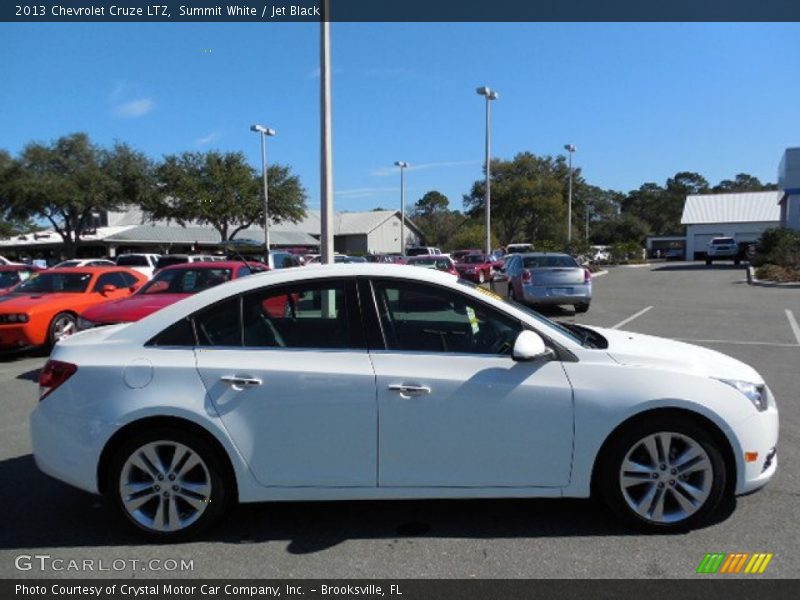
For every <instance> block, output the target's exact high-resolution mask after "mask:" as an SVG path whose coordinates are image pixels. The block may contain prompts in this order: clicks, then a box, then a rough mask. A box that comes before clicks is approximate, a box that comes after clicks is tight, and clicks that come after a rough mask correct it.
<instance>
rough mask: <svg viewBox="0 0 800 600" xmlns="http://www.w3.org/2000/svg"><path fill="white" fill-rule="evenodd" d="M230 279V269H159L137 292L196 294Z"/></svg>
mask: <svg viewBox="0 0 800 600" xmlns="http://www.w3.org/2000/svg"><path fill="white" fill-rule="evenodd" d="M230 279H231V270H230V269H203V268H198V269H171V270H168V271H160V272H159V273H158V274H157V275H156V276H155V277H154V278H153V279H151V280H150V281H149V282H148V283H147V284H146V285H145V286H144V287H143V288H142V289H141V290H140V291H139V293H140V294H148V295H151V294H196V293H197V292H200V291H202V290H207V289H208V288H212V287H214V286H216V285H220V284H221V283H225V282H226V281H230Z"/></svg>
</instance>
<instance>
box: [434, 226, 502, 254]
mask: <svg viewBox="0 0 800 600" xmlns="http://www.w3.org/2000/svg"><path fill="white" fill-rule="evenodd" d="M485 243H486V230H485V229H484V227H483V225H482V224H481V223H475V222H471V223H467V224H465V225H464V226H462V227H460V228H459V229H458V231H456V232H455V233H454V234H453V236H452V237H451V238H450V239H448V240H447V243H446V244H444V245H445V247H447V248H449V249H451V250H461V249H466V248H481V249H482V248H483V246H484V244H485ZM498 245H499V244H498V241H497V238H496V237H495V236H494V235H492V247H493V248H494V247H496V246H498Z"/></svg>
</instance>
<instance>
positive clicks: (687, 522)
mask: <svg viewBox="0 0 800 600" xmlns="http://www.w3.org/2000/svg"><path fill="white" fill-rule="evenodd" d="M659 432H670V433H674V434H678V435H680V436H685V438H688V439H690V440H691V441H693V442H695V443H696V444H699V446H700V447H702V449H703V450H704V451H705V453H706V455H707V456H708V459H709V462H710V465H711V472H712V474H711V479H710V482H709V485H708V492H707V495H706V497H705V499H704V500H703V501H702V502H701V503H698V506H697V507H695V509H694V510H695V511H696V512H694V513H693V514H690V515H689V516H688V517H685V518H682V519H679V520H676V521H674V522H664V521H655V520H652V519H650V518H646V517H645V516H642V515H640V514H638V513H637V512H635V511H634V510H633V508H632V507H631V506H629V504H628V500H626V498H625V495H624V493H623V490H622V483H621V481H620V479H621V476H620V474H621V470H622V462H623V460H624V459H625V457H626V455H627V454H628V452H630V451H632V450H634V449H635V448H636V447H637V446H638V447H640V448H641V446H639V442H640V441H641V440H643V439H644V438H646V437H647V436H649V435H651V434H655V433H659ZM679 442H680V440H679V441H678V442H676V443H675V445H678V443H679ZM601 460H602V461H603V462H602V463H601V464H600V465H599V467H600V468H599V471H598V477H599V479H598V481H596V482H595V483H596V484H597V485H596V490H597V491H599V492H600V494H601V496H602V498H603V499H604V500H605V502H606V504H607V505H608V506H609V507H610V508H611V510H612V511H613V512H614V513H615V514H616V515H617V516H618V517H620V518H621V519H622V520H623V521H625V522H626V523H628V524H629V525H632V526H634V527H636V528H639V529H643V530H646V531H650V532H656V533H673V532H679V531H687V530H689V529H692V528H695V527H698V526H701V525H702V524H704V523H705V522H706V521H707V520H708V518H709V517H710V515H712V514H713V513H714V511H715V510H716V509H717V507H718V506H719V504H720V502H721V501H722V499H723V496H724V494H725V489H726V484H727V481H726V478H727V471H726V468H725V460H724V459H723V455H722V451H721V449H720V448H719V445H718V442H717V441H716V440H715V439H714V437H713V436H712V435H711V434H710V433H709V432H708V431H707V430H706V429H704V428H703V427H701V426H699V425H696V424H695V423H693V422H691V421H687V420H685V419H679V418H675V417H654V418H652V419H648V420H646V421H640V422H638V423H636V424H635V425H633V426H631V427H628V428H626V429H624V430H623V431H622V432H620V433H619V434H618V435H617V436H616V438H615V439H613V440H611V443H610V446H609V447H608V450H607V452H605V453H604V457H603V458H602V459H601ZM661 471H662V472H663V473H664V477H665V478H666V477H670V476H671V475H669V474H668V472H667V471H669V467H667V471H664V470H663V469H661ZM679 477H681V476H680V475H678V476H676V479H677V478H679ZM684 477H686V476H684ZM688 477H692V475H689V476H688ZM648 481H649V480H648V479H644V480H643V484H642V486H645V485H655V484H652V483H648ZM690 483H694V482H690ZM659 485H660V486H661V487H662V488H663V490H662V492H661V493H662V494H663V495H664V496H667V493H668V492H669V496H668V500H665V504H664V506H666V503H667V502H668V501H671V503H672V505H673V506H675V507H677V506H678V505H677V503H676V502H675V497H676V494H677V493H678V492H679V489H678V487H677V486H675V485H672V484H671V483H667V482H665V483H660V482H659ZM670 485H672V489H670V488H669V486H670ZM679 485H681V484H679ZM642 486H640V487H642ZM628 489H629V490H631V489H635V488H630V487H629V488H628ZM643 495H644V494H643ZM684 497H685V495H684Z"/></svg>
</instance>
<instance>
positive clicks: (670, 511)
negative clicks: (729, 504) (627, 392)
mask: <svg viewBox="0 0 800 600" xmlns="http://www.w3.org/2000/svg"><path fill="white" fill-rule="evenodd" d="M601 476H602V481H601V482H600V485H601V486H602V487H601V489H602V492H603V496H604V498H605V500H606V502H607V504H608V505H609V506H610V507H611V509H612V510H613V511H614V512H615V513H617V515H619V516H620V517H621V518H622V519H624V520H625V521H628V522H629V523H632V524H634V525H636V526H638V527H640V528H643V529H648V530H651V531H662V532H670V531H676V530H685V529H688V528H691V527H693V526H697V525H699V524H701V523H703V522H704V521H705V520H707V519H708V517H709V515H711V514H712V513H713V512H714V510H715V509H716V508H717V506H718V505H719V503H720V501H721V500H722V497H723V493H724V490H725V483H726V472H725V462H724V460H723V458H722V452H721V450H720V448H719V447H718V443H717V442H716V441H715V440H714V438H713V437H712V436H711V435H709V434H708V432H707V431H706V430H705V429H703V428H702V427H699V426H697V425H695V424H693V423H691V422H686V421H684V420H680V419H675V418H664V419H654V420H652V421H648V422H645V423H643V424H641V425H640V426H637V427H633V428H630V429H628V430H627V431H625V432H624V433H622V434H621V435H620V436H618V437H617V439H615V440H614V441H613V443H612V446H611V447H610V451H609V453H608V454H607V455H606V460H605V464H604V465H603V467H602V475H601Z"/></svg>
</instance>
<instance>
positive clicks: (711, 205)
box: [681, 191, 783, 260]
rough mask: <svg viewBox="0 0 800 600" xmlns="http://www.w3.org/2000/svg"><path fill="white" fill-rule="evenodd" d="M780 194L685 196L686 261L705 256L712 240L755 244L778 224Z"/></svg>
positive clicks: (776, 192)
mask: <svg viewBox="0 0 800 600" xmlns="http://www.w3.org/2000/svg"><path fill="white" fill-rule="evenodd" d="M782 196H783V192H782V191H775V192H747V193H741V194H703V195H695V196H687V197H686V204H685V205H684V207H683V216H682V217H681V225H685V226H686V259H687V260H698V259H702V258H704V257H705V252H706V247H707V246H708V242H710V241H711V240H712V239H713V238H715V237H723V236H724V237H732V238H734V239H735V240H736V241H737V242H755V241H756V240H758V238H759V237H761V234H762V232H763V231H764V230H765V229H769V228H770V227H778V226H779V225H780V221H781V206H780V204H779V202H780V200H781V198H782Z"/></svg>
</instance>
